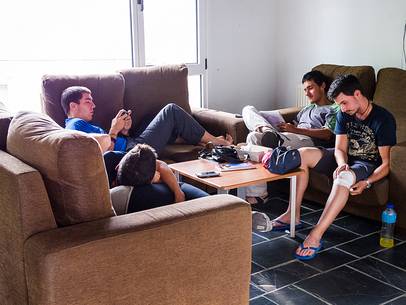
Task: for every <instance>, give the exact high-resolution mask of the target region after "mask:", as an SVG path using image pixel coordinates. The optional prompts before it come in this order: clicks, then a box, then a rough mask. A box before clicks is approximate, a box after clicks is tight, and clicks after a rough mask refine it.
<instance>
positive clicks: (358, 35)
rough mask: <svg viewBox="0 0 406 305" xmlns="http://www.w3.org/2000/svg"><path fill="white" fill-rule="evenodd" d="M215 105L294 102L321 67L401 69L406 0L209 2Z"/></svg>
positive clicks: (233, 107) (211, 89)
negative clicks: (312, 72)
mask: <svg viewBox="0 0 406 305" xmlns="http://www.w3.org/2000/svg"><path fill="white" fill-rule="evenodd" d="M207 22H208V59H209V69H208V103H209V107H210V108H213V109H221V110H226V111H230V112H240V111H241V108H242V107H243V106H244V105H246V104H252V105H255V106H256V107H257V108H259V109H272V108H274V109H275V108H280V107H288V106H292V105H294V104H295V99H296V90H297V89H296V88H297V85H299V84H300V82H301V78H302V75H303V74H304V73H305V72H307V71H309V70H310V69H311V68H312V67H313V66H315V65H317V64H320V63H333V64H342V65H371V66H373V67H374V68H375V70H376V71H378V70H379V69H380V68H382V67H388V66H392V67H399V68H405V67H404V66H403V67H402V57H401V55H402V35H403V27H404V24H405V22H406V1H405V0H385V1H382V0H356V1H354V0H329V1H323V0H308V1H298V0H255V1H248V0H208V21H207Z"/></svg>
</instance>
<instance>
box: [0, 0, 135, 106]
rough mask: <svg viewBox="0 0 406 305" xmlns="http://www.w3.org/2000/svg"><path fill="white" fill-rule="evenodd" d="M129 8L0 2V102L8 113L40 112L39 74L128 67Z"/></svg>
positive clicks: (93, 1)
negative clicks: (20, 111) (18, 111)
mask: <svg viewBox="0 0 406 305" xmlns="http://www.w3.org/2000/svg"><path fill="white" fill-rule="evenodd" d="M129 8H130V7H129V2H128V1H123V0H120V1H117V0H108V1H107V0H105V1H97V0H87V1H85V0H69V1H54V0H36V1H14V0H2V1H1V3H0V28H1V29H2V35H1V38H0V39H1V41H2V43H1V46H2V47H1V48H0V100H3V102H4V103H5V104H6V106H7V107H8V109H9V110H11V111H17V110H23V109H26V110H36V111H40V95H39V94H40V85H41V84H40V79H41V76H42V75H43V74H46V73H50V74H51V73H61V74H63V73H72V74H78V73H99V72H105V71H108V72H111V71H115V70H117V69H119V68H123V67H129V66H131V40H130V39H129V38H130V37H131V34H130V31H131V27H130V25H131V22H130V18H129V12H130V9H129ZM123 16H124V18H123Z"/></svg>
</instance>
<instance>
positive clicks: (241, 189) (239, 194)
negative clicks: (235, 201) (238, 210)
mask: <svg viewBox="0 0 406 305" xmlns="http://www.w3.org/2000/svg"><path fill="white" fill-rule="evenodd" d="M245 196H246V194H245V187H239V188H237V197H238V198H241V199H243V200H245Z"/></svg>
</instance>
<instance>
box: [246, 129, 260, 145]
mask: <svg viewBox="0 0 406 305" xmlns="http://www.w3.org/2000/svg"><path fill="white" fill-rule="evenodd" d="M262 135H263V134H262V133H259V132H256V131H251V132H250V133H249V134H248V135H247V144H254V145H261V137H262Z"/></svg>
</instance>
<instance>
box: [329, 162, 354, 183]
mask: <svg viewBox="0 0 406 305" xmlns="http://www.w3.org/2000/svg"><path fill="white" fill-rule="evenodd" d="M348 170H350V166H349V165H348V164H347V163H345V164H342V165H340V166H339V167H337V168H336V170H335V171H334V173H333V179H336V178H337V176H338V174H339V173H341V172H342V171H348Z"/></svg>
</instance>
